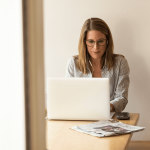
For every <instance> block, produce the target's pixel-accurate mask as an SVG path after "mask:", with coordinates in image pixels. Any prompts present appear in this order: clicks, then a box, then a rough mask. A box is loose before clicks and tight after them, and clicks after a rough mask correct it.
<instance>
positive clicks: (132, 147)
mask: <svg viewBox="0 0 150 150" xmlns="http://www.w3.org/2000/svg"><path fill="white" fill-rule="evenodd" d="M127 150H150V141H131V142H130V143H129V146H128V148H127Z"/></svg>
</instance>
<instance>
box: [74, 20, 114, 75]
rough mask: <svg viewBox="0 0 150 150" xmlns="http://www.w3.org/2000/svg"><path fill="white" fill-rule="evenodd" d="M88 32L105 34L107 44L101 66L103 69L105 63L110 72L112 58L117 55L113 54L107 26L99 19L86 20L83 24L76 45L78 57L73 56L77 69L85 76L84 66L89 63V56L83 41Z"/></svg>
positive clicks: (111, 40) (110, 35)
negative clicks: (93, 31)
mask: <svg viewBox="0 0 150 150" xmlns="http://www.w3.org/2000/svg"><path fill="white" fill-rule="evenodd" d="M90 30H97V31H101V32H102V33H103V34H105V36H106V39H107V42H108V43H107V47H106V51H105V53H104V54H103V56H102V59H101V64H102V67H103V66H104V64H105V61H106V63H107V66H108V69H109V70H110V69H111V68H112V67H113V65H114V60H115V59H114V58H115V57H116V56H117V54H114V44H113V39H112V34H111V31H110V29H109V27H108V25H107V24H106V23H105V22H104V21H103V20H102V19H99V18H90V19H87V20H86V21H85V23H84V24H83V27H82V29H81V34H80V39H79V44H78V51H79V55H77V56H74V58H75V59H78V61H77V67H78V69H79V70H80V71H81V72H82V73H83V74H87V69H86V64H87V63H88V61H89V58H90V55H89V53H88V51H87V47H86V44H85V39H86V35H87V32H88V31H90Z"/></svg>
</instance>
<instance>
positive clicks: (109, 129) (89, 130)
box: [71, 119, 145, 137]
mask: <svg viewBox="0 0 150 150" xmlns="http://www.w3.org/2000/svg"><path fill="white" fill-rule="evenodd" d="M71 129H73V130H76V131H79V132H82V133H86V134H90V135H93V136H97V137H104V136H114V135H120V134H127V133H131V132H137V131H141V130H144V129H145V127H139V126H132V125H127V124H124V123H122V122H119V121H117V120H114V119H110V120H100V121H98V122H94V123H90V124H86V125H77V126H74V127H72V128H71Z"/></svg>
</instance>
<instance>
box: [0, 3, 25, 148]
mask: <svg viewBox="0 0 150 150" xmlns="http://www.w3.org/2000/svg"><path fill="white" fill-rule="evenodd" d="M23 86H24V85H23V46H22V4H21V1H20V0H15V1H12V0H0V150H9V149H11V150H25V117H24V88H23Z"/></svg>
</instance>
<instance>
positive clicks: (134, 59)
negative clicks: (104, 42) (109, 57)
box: [114, 21, 150, 139]
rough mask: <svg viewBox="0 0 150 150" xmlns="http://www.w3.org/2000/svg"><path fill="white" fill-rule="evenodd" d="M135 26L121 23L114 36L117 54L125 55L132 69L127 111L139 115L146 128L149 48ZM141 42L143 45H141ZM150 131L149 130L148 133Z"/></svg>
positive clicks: (149, 95) (149, 104)
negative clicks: (147, 49) (147, 52)
mask: <svg viewBox="0 0 150 150" xmlns="http://www.w3.org/2000/svg"><path fill="white" fill-rule="evenodd" d="M134 27H135V24H131V22H129V21H126V22H125V21H120V22H119V24H118V26H117V28H116V30H115V32H114V34H115V37H114V39H115V41H116V42H115V44H114V45H115V46H114V47H115V53H119V54H123V55H124V56H125V58H126V59H127V60H128V64H129V67H130V87H129V103H128V105H127V107H126V110H125V111H129V112H130V113H139V114H140V120H139V124H138V125H140V126H146V125H148V124H149V123H150V121H149V120H148V119H147V116H148V115H145V114H150V109H149V106H150V91H149V89H150V74H149V66H148V65H149V64H148V63H147V62H146V59H145V58H147V55H148V54H146V52H144V50H146V48H148V46H147V47H146V45H144V46H143V45H142V44H141V43H143V42H145V41H144V40H145V39H143V38H142V37H144V35H142V34H144V33H143V32H142V30H143V29H141V30H140V31H139V30H137V28H136V29H135V28H134ZM137 35H138V36H139V37H136V36H137ZM140 42H141V43H140ZM148 130H150V127H149V129H148V128H147V131H148ZM147 131H146V132H145V131H144V133H142V136H141V134H140V136H141V139H143V138H144V137H145V138H146V137H147V136H148V137H149V135H148V133H147ZM149 138H150V137H149Z"/></svg>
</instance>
